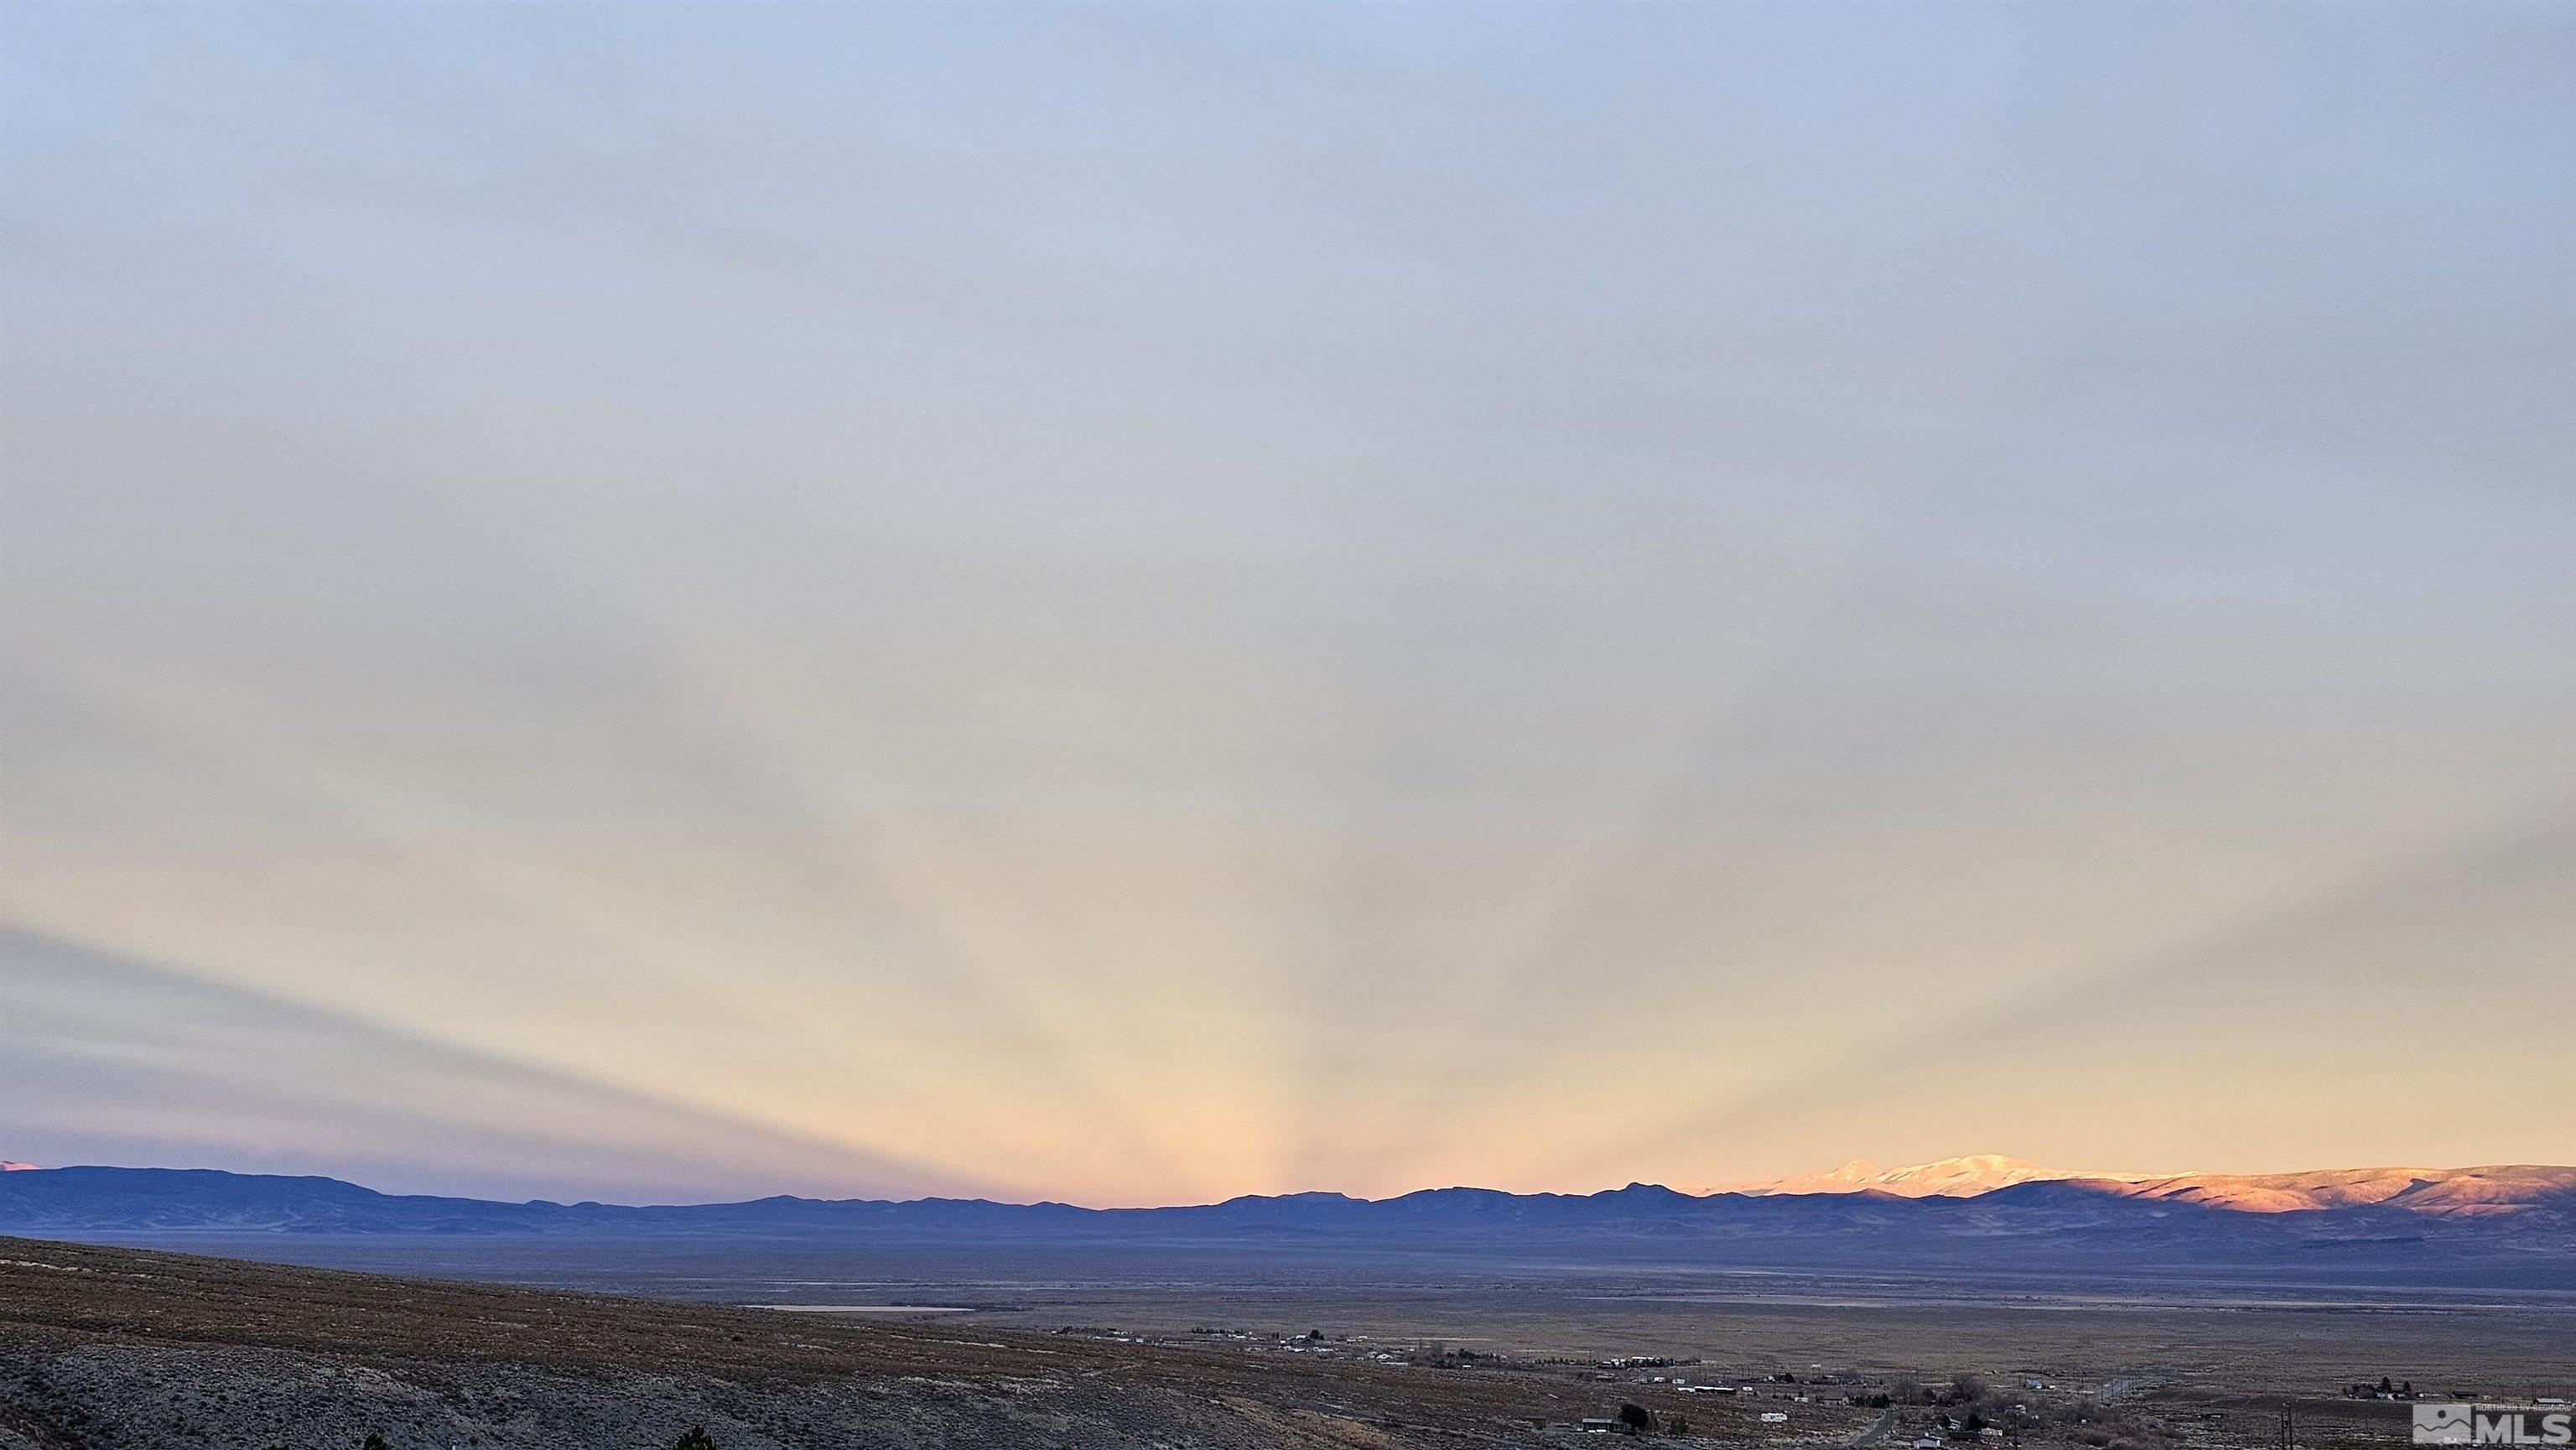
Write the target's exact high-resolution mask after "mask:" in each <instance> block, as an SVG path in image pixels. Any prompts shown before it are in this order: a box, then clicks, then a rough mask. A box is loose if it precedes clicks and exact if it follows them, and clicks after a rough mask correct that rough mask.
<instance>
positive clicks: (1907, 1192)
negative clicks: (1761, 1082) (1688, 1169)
mask: <svg viewBox="0 0 2576 1450" xmlns="http://www.w3.org/2000/svg"><path fill="white" fill-rule="evenodd" d="M2022 1183H2080V1184H2082V1185H2084V1186H2085V1188H2087V1189H2088V1190H2090V1191H2093V1192H2096V1193H2101V1194H2105V1195H2110V1196H2116V1197H2125V1198H2142V1199H2151V1200H2156V1201H2159V1202H2170V1203H2190V1204H2196V1205H2199V1206H2201V1207H2206V1208H2222V1209H2230V1210H2234V1211H2236V1212H2240V1213H2300V1212H2308V1211H2312V1210H2321V1209H2340V1208H2366V1207H2374V1206H2375V1207H2382V1208H2391V1209H2400V1210H2403V1211H2405V1212H2408V1213H2421V1214H2432V1215H2436V1216H2439V1217H2445V1218H2461V1217H2473V1216H2479V1215H2488V1216H2494V1215H2504V1214H2514V1213H2522V1212H2526V1211H2529V1210H2532V1209H2551V1208H2555V1209H2558V1210H2560V1211H2564V1209H2565V1208H2566V1206H2567V1201H2568V1199H2567V1196H2568V1194H2569V1192H2570V1189H2571V1185H2576V1168H2550V1167H2538V1166H2505V1167H2489V1168H2335V1169H2324V1170H2319V1171H2314V1172H2307V1173H2184V1174H2167V1175H2159V1174H2151V1173H2086V1172H2077V1171H2074V1170H2071V1169H2064V1168H2048V1167H2044V1166H2042V1165H2040V1164H2037V1163H2033V1162H2031V1161H2030V1160H2029V1159H2027V1158H2006V1157H2002V1156H2000V1155H1997V1154H1992V1153H1984V1154H1978V1155H1976V1156H1974V1157H1968V1158H1944V1159H1942V1160H1941V1161H1939V1162H1937V1163H1917V1164H1915V1165H1914V1166H1912V1167H1910V1168H1888V1169H1882V1168H1880V1167H1879V1166H1878V1165H1877V1164H1875V1163H1872V1162H1870V1161H1869V1160H1868V1159H1866V1158H1854V1159H1853V1160H1851V1161H1850V1162H1848V1163H1845V1164H1844V1165H1843V1166H1841V1167H1840V1168H1836V1169H1834V1170H1833V1171H1831V1172H1829V1173H1809V1174H1801V1175H1799V1176H1797V1177H1793V1178H1779V1179H1772V1180H1770V1181H1767V1182H1761V1183H1748V1184H1741V1185H1736V1186H1734V1187H1732V1188H1731V1189H1730V1190H1728V1191H1731V1192H1736V1193H1743V1194H1750V1195H1757V1196H1763V1197H1769V1196H1775V1195H1783V1194H1822V1193H1886V1194H1893V1195H1895V1196H1897V1197H1899V1198H1975V1197H1979V1196H1980V1195H1983V1194H1987V1193H1991V1192H1993V1191H1995V1190H1996V1189H1999V1188H2010V1187H2012V1186H2014V1185H2016V1184H2022Z"/></svg>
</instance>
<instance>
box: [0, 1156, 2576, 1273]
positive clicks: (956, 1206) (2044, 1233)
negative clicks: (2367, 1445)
mask: <svg viewBox="0 0 2576 1450" xmlns="http://www.w3.org/2000/svg"><path fill="white" fill-rule="evenodd" d="M1961 1162H1962V1163H1964V1164H1968V1165H1973V1166H1964V1167H1963V1166H1960V1164H1951V1165H1939V1164H1935V1165H1924V1166H1923V1167H1921V1168H1916V1169H1904V1170H1897V1171H1896V1173H1894V1174H1884V1173H1876V1172H1871V1173H1862V1172H1859V1171H1857V1170H1853V1169H1847V1170H1841V1171H1838V1173H1837V1174H1835V1175H1828V1178H1829V1181H1831V1182H1832V1184H1833V1188H1832V1189H1831V1191H1820V1192H1797V1191H1791V1190H1789V1189H1787V1188H1786V1187H1784V1186H1782V1185H1777V1184H1775V1185H1768V1186H1765V1187H1764V1188H1763V1189H1762V1191H1758V1192H1723V1193H1711V1194H1688V1193H1681V1192H1677V1191H1675V1190H1673V1189H1669V1188H1663V1187H1658V1186H1656V1185H1653V1184H1643V1183H1633V1184H1630V1185H1628V1186H1627V1187H1625V1188H1619V1189H1612V1190H1608V1191H1606V1192H1601V1193H1593V1194H1558V1193H1535V1194H1514V1193H1504V1192H1499V1191H1496V1190H1493V1189H1481V1188H1441V1189H1427V1190H1424V1191H1422V1192H1418V1193H1409V1194H1405V1195H1403V1196H1401V1197H1398V1198H1388V1199H1378V1200H1368V1199H1359V1198H1351V1197H1347V1196H1345V1195H1342V1194H1338V1193H1300V1194H1288V1195H1283V1196H1254V1197H1245V1198H1235V1199H1229V1200H1227V1201H1225V1202H1223V1203H1215V1204H1202V1205H1196V1206H1191V1207H1178V1208H1120V1209H1091V1208H1079V1207H1075V1206H1072V1205H1069V1204H1061V1203H1036V1204H1010V1203H993V1202H988V1201H985V1200H980V1199H939V1198H928V1199H913V1200H908V1201H902V1202H895V1201H887V1200H875V1199H809V1198H793V1197H777V1198H762V1199H755V1200H751V1201H749V1202H744V1203H710V1204H686V1205H662V1206H654V1207H630V1206H624V1205H617V1204H604V1203H573V1204H562V1203H551V1202H543V1201H538V1202H530V1203H500V1202H492V1201H488V1200H484V1199H473V1198H442V1197H430V1196H420V1195H401V1194H384V1193H378V1192H376V1191H375V1190H373V1189H370V1188H363V1187H360V1186H359V1185H357V1184H353V1183H344V1182H342V1181H340V1180H338V1179H334V1178H292V1177H278V1176H273V1175H265V1174H236V1173H226V1172H221V1171H217V1170H212V1169H166V1168H104V1167H77V1168H54V1169H38V1170H22V1171H17V1172H11V1173H8V1174H5V1175H0V1233H15V1234H27V1235H38V1236H43V1235H52V1236H57V1237H66V1236H68V1237H81V1236H96V1235H108V1236H139V1237H146V1238H173V1237H184V1236H187V1235H192V1234H205V1233H218V1232H221V1233H236V1234H239V1233H257V1234H269V1233H286V1234H307V1233H315V1234H442V1235H453V1234H496V1235H498V1234H507V1235H580V1236H590V1237H603V1238H608V1237H613V1238H659V1239H688V1238H735V1239H742V1238H796V1239H817V1238H828V1239H835V1240H839V1239H845V1238H851V1237H862V1236H876V1237H881V1238H885V1239H888V1240H896V1239H900V1240H907V1241H926V1240H940V1241H951V1242H991V1243H1003V1242H1008V1243H1018V1244H1028V1243H1037V1242H1060V1243H1080V1244H1131V1245H1155V1244H1202V1245H1204V1244H1233V1245H1269V1246H1274V1247H1275V1246H1283V1245H1289V1246H1294V1245H1303V1246H1325V1247H1341V1248H1404V1249H1409V1250H1427V1251H1438V1250H1453V1249H1454V1250H1468V1249H1486V1250H1490V1249H1494V1248H1507V1249H1510V1250H1511V1251H1513V1252H1516V1253H1546V1254H1549V1255H1554V1256H1570V1257H1601V1258H1624V1259H1635V1258H1640V1257H1659V1258H1682V1259H1688V1260H1690V1261H1693V1262H1700V1263H1722V1262H1742V1263H1746V1264H1771V1263H1777V1264H1816V1263H1834V1264H1838V1265H1839V1264H1853V1263H1888V1262H1908V1263H1912V1262H1941V1263H1950V1264H1961V1263H1975V1264H1995V1265H2006V1264H2010V1265H2022V1264H2047V1265H2050V1266H2054V1267H2066V1266H2069V1265H2082V1266H2116V1265H2130V1266H2164V1267H2172V1266H2188V1265H2191V1264H2204V1263H2205V1264H2233V1265H2244V1264H2249V1263H2271V1264H2284V1265H2302V1266H2314V1265H2320V1264H2327V1263H2345V1264H2358V1265H2364V1266H2370V1267H2389V1266H2394V1267H2396V1268H2400V1269H2403V1268H2405V1267H2406V1266H2408V1265H2424V1264H2434V1265H2439V1264H2445V1263H2451V1264H2457V1263H2464V1262H2471V1261H2483V1262H2488V1263H2503V1264H2509V1265H2511V1266H2513V1268H2514V1272H2516V1273H2520V1272H2522V1271H2523V1270H2525V1269H2536V1268H2538V1267H2539V1266H2543V1265H2546V1266H2548V1268H2549V1277H2550V1278H2551V1279H2552V1281H2553V1282H2556V1281H2562V1280H2563V1281H2566V1282H2568V1283H2570V1285H2571V1286H2576V1168H2565V1167H2536V1166H2505V1167H2484V1168H2453V1169H2413V1168H2390V1169H2352V1170H2339V1171H2328V1172H2314V1173H2285V1174H2268V1175H2252V1176H2230V1175H2202V1176H2193V1177H2175V1178H2140V1179H2123V1178H2103V1177H2047V1176H2031V1175H2030V1174H2028V1173H2025V1171H2024V1170H2025V1168H2028V1167H2031V1166H2032V1165H2016V1164H2014V1162H2013V1160H1961ZM2005 1165H2012V1166H2005ZM2037 1172H2038V1173H2040V1174H2045V1173H2047V1170H2044V1169H2042V1170H2037ZM1988 1174H1992V1175H1996V1176H2000V1177H2002V1178H2004V1179H2007V1180H2011V1181H2006V1182H2004V1183H2002V1184H2001V1186H1996V1187H1986V1188H1976V1187H1973V1186H1972V1185H1973V1183H1974V1182H1975V1180H1976V1179H1977V1178H1978V1177H1979V1176H1982V1175H1988Z"/></svg>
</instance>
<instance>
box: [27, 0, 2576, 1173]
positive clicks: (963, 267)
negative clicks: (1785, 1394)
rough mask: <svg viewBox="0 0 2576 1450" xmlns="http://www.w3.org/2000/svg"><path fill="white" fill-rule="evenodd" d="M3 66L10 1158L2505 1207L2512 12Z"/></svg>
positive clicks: (2572, 759) (2522, 1046) (2567, 507)
mask: <svg viewBox="0 0 2576 1450" xmlns="http://www.w3.org/2000/svg"><path fill="white" fill-rule="evenodd" d="M0 42H5V43H0V67H4V68H5V75H0V79H5V99H0V922H5V931H0V1156H5V1157H8V1158H13V1159H20V1160H26V1161H32V1162H38V1163H48V1164H58V1163H71V1162H109V1163H130V1164H164V1165H172V1166H214V1167H227V1168H235V1169H242V1170H261V1171H284V1172H315V1173H331V1174H335V1175H338V1176H342V1177H349V1178H354V1179H357V1180H359V1181H363V1182H367V1183H370V1184H373V1185H375V1186H378V1187H382V1188H386V1189H399V1190H412V1191H446V1192H464V1193H476V1194H487V1195H496V1196H504V1197H536V1196H542V1197H550V1198H558V1199H565V1200H570V1199H577V1198H584V1197H600V1198H620V1199H626V1200H629V1201H634V1200H646V1201H673V1200H691V1199H708V1198H739V1197H751V1196H758V1195H762V1194H767V1193H774V1192H800V1193H820V1194H832V1195H836V1196H837V1195H860V1196H872V1197H873V1196H912V1195H915V1194H922V1193H972V1194H986V1195H995V1196H1004V1197H1012V1198H1054V1199H1062V1200H1069V1201H1075V1202H1083V1203H1093V1204H1132V1203H1171V1202H1195V1201H1206V1200H1209V1199H1214V1198H1221V1197H1224V1196H1227V1195H1231V1194H1237V1193H1249V1192H1276V1191H1291V1190H1315V1189H1337V1190H1342V1191H1346V1192H1352V1193H1360V1194H1368V1195H1384V1194H1390V1193H1397V1192H1403V1191H1407V1190H1411V1189H1415V1188H1421V1187H1429V1186H1440V1185H1447V1184H1455V1183H1473V1184H1481V1185H1486V1186H1492V1187H1500V1188H1508V1189H1516V1190H1535V1189H1558V1190H1580V1191H1589V1190H1592V1189H1597V1188H1602V1187H1609V1186H1615V1185H1618V1184H1621V1183H1625V1182H1628V1181H1630V1180H1632V1179H1633V1180H1645V1181H1655V1182H1664V1183H1670V1184H1674V1185H1677V1186H1683V1187H1693V1188H1697V1187H1705V1186H1708V1185H1713V1184H1722V1183H1727V1182H1731V1181H1736V1180H1740V1179H1746V1178H1754V1177H1763V1176H1770V1175H1775V1174H1782V1173H1788V1172H1793V1171H1797V1170H1800V1169H1807V1168H1813V1167H1819V1166H1823V1165H1827V1164H1831V1163H1834V1162H1838V1161H1840V1160H1842V1159H1844V1158H1848V1157H1852V1156H1860V1155H1865V1156H1868V1157H1871V1158H1874V1159H1877V1160H1879V1161H1881V1162H1909V1161H1916V1160H1921V1159H1928V1158H1937V1157H1944V1156H1950V1155H1954V1154H1965V1153H1977V1152H2003V1153H2013V1154H2018V1155H2021V1156H2025V1157H2030V1158H2034V1159H2038V1160H2041V1161H2043V1162H2048V1163H2052V1164H2055V1165H2059V1166H2064V1167H2072V1168H2079V1169H2099V1170H2125V1171H2140V1172H2145V1171H2185V1170H2198V1171H2239V1172H2244V1171H2265V1170H2288V1169H2296V1168H2308V1167H2326V1166H2358V1165H2364V1164H2388V1163H2410V1164H2421V1165H2431V1166H2453V1165H2465V1164H2476V1163H2497V1162H2558V1163H2569V1162H2576V1075H2571V1074H2569V1073H2568V1072H2567V1071H2566V1042H2565V1033H2564V1031H2563V1024H2564V1023H2565V1022H2566V1021H2568V1020H2569V1019H2570V1018H2571V1016H2576V751H2572V750H2570V748H2569V743H2570V740H2571V738H2576V470H2571V460H2576V406H2571V401H2570V400H2571V399H2576V164H2571V161H2576V92H2571V91H2570V90H2569V89H2568V87H2567V85H2566V78H2567V77H2568V76H2569V75H2570V74H2576V9H2570V8H2567V7H2561V6H2548V5H2540V6H2531V7H2513V6H2505V5H2480V4H2439V5H2420V6H2419V5H2396V4H2389V5H2377V4H2336V5H2320V6H2313V7H2302V6H2297V5H2287V4H2283V5H2263V6H2234V7H2209V8H2203V7H2197V6H2190V5H2183V4H2157V5H2147V4H2137V5H2105V6H2041V5H2028V6H2005V7H1982V6H1980V7H1962V6H1948V5H1914V4H1906V5H1898V6H1877V5H1868V4H1830V5H1829V4H1822V3H1813V4H1780V5H1751V4H1747V5H1723V6H1717V5H1711V6H1697V5H1682V4H1671V5H1645V6H1625V5H1614V4H1598V5H1582V6H1553V5H1545V4H1521V5H1509V6H1502V5H1496V6H1486V7H1476V6H1463V5H1440V6H1415V5H1407V4H1385V5H1371V6H1333V5H1324V4H1310V5H1293V6H1271V5H1259V4H1245V5H1228V6H1213V5H1209V6H1168V5H1149V4H1131V5H1116V6H1105V5H1104V6H1073V5H1064V6H1053V7H1042V8H1025V7H1019V6H1011V5H1000V4H994V5H976V6H923V7H902V6H891V5H889V6H861V5H830V6H823V5H815V6H799V5H766V4H739V5H735V4H727V5H715V4H691V3H676V4H664V5H654V6H614V7H612V6H591V5H579V4H560V5H543V6H538V5H478V4H462V3H460V4H435V5H417V6H413V5H403V4H394V3H382V4H370V5H364V6H353V5H339V6H322V5H315V6H301V5H299V6H274V7H271V6H247V5H233V4H223V3H213V4H202V5H188V6H179V7H169V8H163V7H158V6H152V5H142V4H132V5H113V6H101V5H86V4H79V5H76V4H54V3H40V0H20V3H15V4H12V5H9V6H8V7H7V8H6V10H5V13H0ZM2549 1023H2555V1024H2560V1026H2558V1027H2548V1028H2545V1029H2543V1028H2539V1027H2536V1026H2535V1025H2534V1024H2549Z"/></svg>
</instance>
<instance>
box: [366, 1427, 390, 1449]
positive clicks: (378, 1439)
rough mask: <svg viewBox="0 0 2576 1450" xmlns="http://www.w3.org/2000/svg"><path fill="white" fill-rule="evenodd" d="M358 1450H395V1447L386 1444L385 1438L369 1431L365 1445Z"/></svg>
mask: <svg viewBox="0 0 2576 1450" xmlns="http://www.w3.org/2000/svg"><path fill="white" fill-rule="evenodd" d="M358 1450H393V1447H392V1446H390V1445H387V1444H386V1443H385V1437H384V1436H382V1435H379V1434H377V1433H376V1432H375V1431H373V1430H369V1431H368V1432H367V1438H366V1441H365V1443H363V1444H361V1445H360V1446H359V1447H358Z"/></svg>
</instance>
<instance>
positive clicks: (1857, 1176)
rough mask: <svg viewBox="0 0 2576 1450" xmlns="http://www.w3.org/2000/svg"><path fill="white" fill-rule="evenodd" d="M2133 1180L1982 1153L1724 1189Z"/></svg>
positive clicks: (1948, 1192)
mask: <svg viewBox="0 0 2576 1450" xmlns="http://www.w3.org/2000/svg"><path fill="white" fill-rule="evenodd" d="M2131 1177H2132V1175H2129V1174H2123V1173H2077V1172H2073V1171H2071V1170H2068V1169H2064V1168H2044V1167H2041V1166H2040V1165H2039V1164H2037V1163H2033V1162H2031V1161H2030V1160H2029V1159H2027V1158H2006V1157H2004V1156H2003V1155H2002V1154H1999V1153H1978V1154H1974V1155H1972V1156H1970V1157H1966V1158H1944V1159H1942V1160H1941V1161H1939V1162H1937V1163H1917V1164H1915V1165H1914V1166H1913V1167H1911V1168H1881V1167H1879V1166H1878V1165H1877V1164H1875V1163H1872V1162H1870V1161H1869V1160H1868V1159H1866V1158H1854V1159H1853V1160H1851V1161H1850V1162H1848V1163H1845V1164H1844V1165H1843V1166H1841V1167H1840V1168H1836V1169H1834V1170H1833V1171H1831V1172H1829V1173H1801V1174H1799V1175H1797V1176H1795V1177H1792V1178H1773V1179H1769V1180H1766V1181H1763V1182H1759V1183H1738V1184H1729V1185H1727V1187H1726V1188H1725V1189H1723V1190H1721V1191H1723V1192H1733V1193H1750V1194H1760V1195H1763V1196H1766V1197H1767V1196H1770V1195H1774V1194H1784V1193H1892V1194H1895V1195H1896V1196H1897V1197H1899V1198H1973V1197H1975V1196H1976V1195H1978V1194H1980V1193H1985V1192H1989V1191H1991V1190H1993V1189H1997V1188H2010V1187H2011V1186H2013V1185H2014V1184H2016V1183H2052V1182H2058V1181H2062V1180H2064V1179H2069V1178H2097V1179H2107V1180H2111V1181H2114V1182H2127V1181H2130V1179H2131Z"/></svg>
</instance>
